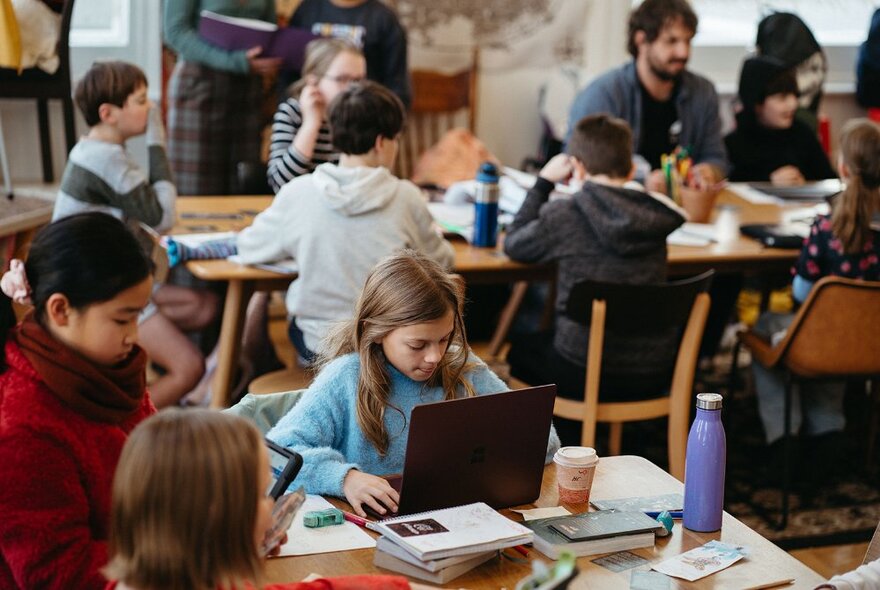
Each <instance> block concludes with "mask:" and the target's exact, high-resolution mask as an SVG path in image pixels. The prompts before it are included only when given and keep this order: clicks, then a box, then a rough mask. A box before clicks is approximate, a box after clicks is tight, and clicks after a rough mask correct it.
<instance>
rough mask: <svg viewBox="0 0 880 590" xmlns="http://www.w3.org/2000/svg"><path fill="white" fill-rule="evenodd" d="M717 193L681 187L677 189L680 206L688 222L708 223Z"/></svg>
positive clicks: (710, 190) (717, 191)
mask: <svg viewBox="0 0 880 590" xmlns="http://www.w3.org/2000/svg"><path fill="white" fill-rule="evenodd" d="M719 192H720V191H719V190H717V189H708V190H699V189H695V188H690V187H688V186H684V185H682V186H681V187H680V188H679V195H680V196H681V206H682V207H684V210H685V211H687V214H688V217H690V221H692V222H694V223H709V218H710V217H711V216H712V209H714V208H715V200H716V199H717V198H718V193H719Z"/></svg>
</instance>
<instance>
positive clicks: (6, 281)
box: [0, 258, 32, 305]
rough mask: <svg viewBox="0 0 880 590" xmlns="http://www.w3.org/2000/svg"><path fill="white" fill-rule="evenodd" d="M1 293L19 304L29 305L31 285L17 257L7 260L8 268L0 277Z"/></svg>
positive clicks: (22, 264) (22, 263)
mask: <svg viewBox="0 0 880 590" xmlns="http://www.w3.org/2000/svg"><path fill="white" fill-rule="evenodd" d="M0 290H2V291H3V294H4V295H6V296H7V297H9V298H10V299H12V300H13V301H14V302H16V303H19V304H21V305H31V303H32V302H31V286H30V284H29V283H28V280H27V275H26V274H25V272H24V262H22V261H21V260H19V259H18V258H13V259H12V260H10V261H9V270H7V271H6V272H5V273H3V278H2V279H0Z"/></svg>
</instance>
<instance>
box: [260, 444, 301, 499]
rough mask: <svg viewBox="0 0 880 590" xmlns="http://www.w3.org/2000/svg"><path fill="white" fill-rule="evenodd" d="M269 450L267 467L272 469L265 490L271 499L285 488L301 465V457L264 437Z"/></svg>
mask: <svg viewBox="0 0 880 590" xmlns="http://www.w3.org/2000/svg"><path fill="white" fill-rule="evenodd" d="M265 441H266V448H267V450H268V451H269V467H270V469H271V471H272V483H271V484H269V489H268V490H267V491H266V493H267V494H269V495H270V496H271V497H272V499H273V500H277V499H278V498H279V497H280V496H281V495H282V494H283V493H284V492H285V491H286V490H287V486H289V485H290V482H292V481H293V480H294V478H295V477H296V474H297V473H299V470H300V468H301V467H302V462H303V460H302V457H301V456H300V454H299V453H297V452H296V451H291V450H290V449H285V448H284V447H280V446H278V445H276V444H275V443H273V442H272V441H271V440H269V439H265Z"/></svg>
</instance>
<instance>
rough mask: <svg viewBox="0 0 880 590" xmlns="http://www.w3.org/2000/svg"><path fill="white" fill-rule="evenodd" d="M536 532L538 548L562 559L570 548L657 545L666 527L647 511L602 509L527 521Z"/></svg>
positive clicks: (580, 551)
mask: <svg viewBox="0 0 880 590" xmlns="http://www.w3.org/2000/svg"><path fill="white" fill-rule="evenodd" d="M524 524H525V525H526V526H527V527H528V528H530V529H532V530H533V531H534V533H535V538H534V545H535V549H537V550H538V551H540V552H541V553H543V554H544V555H546V556H547V557H550V558H551V559H558V558H559V555H560V554H561V553H562V552H563V551H566V552H568V553H571V554H573V555H576V556H583V555H596V554H598V553H610V552H612V551H627V550H629V549H638V548H640V547H652V546H653V545H654V536H655V532H657V531H658V530H659V529H661V528H663V525H661V524H660V523H659V522H657V521H656V520H654V519H653V518H651V517H650V516H647V515H645V513H643V512H631V511H621V510H599V511H596V512H584V513H582V514H572V515H568V516H554V517H551V518H542V519H539V520H532V521H528V522H526V523H524Z"/></svg>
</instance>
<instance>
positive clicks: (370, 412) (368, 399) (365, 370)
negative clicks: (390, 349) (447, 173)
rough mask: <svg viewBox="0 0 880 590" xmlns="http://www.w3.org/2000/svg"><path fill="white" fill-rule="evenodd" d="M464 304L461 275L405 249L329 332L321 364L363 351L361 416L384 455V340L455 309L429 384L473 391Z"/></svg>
mask: <svg viewBox="0 0 880 590" xmlns="http://www.w3.org/2000/svg"><path fill="white" fill-rule="evenodd" d="M463 307H464V283H463V281H462V280H461V278H460V277H458V276H457V275H452V274H449V273H447V272H446V271H444V270H443V268H442V267H441V266H440V265H439V264H437V263H436V262H434V261H433V260H431V259H430V258H428V257H427V256H424V255H423V254H419V253H417V252H415V251H413V250H403V251H401V252H400V253H399V254H396V255H393V256H390V257H388V258H386V259H385V260H383V261H382V262H380V263H379V264H378V265H376V267H375V268H373V270H372V271H371V272H370V275H369V276H368V277H367V280H366V283H365V284H364V289H363V291H362V292H361V296H360V298H359V299H358V302H357V305H356V307H355V314H354V318H353V319H352V320H351V321H350V322H348V323H346V324H344V325H342V326H341V328H339V329H338V330H336V331H335V332H333V333H332V334H331V335H330V336H329V337H328V340H327V342H326V343H325V347H324V351H323V354H322V356H321V359H320V361H319V366H320V367H323V366H325V365H326V364H327V363H329V362H330V361H331V360H333V359H334V358H336V357H339V356H342V355H344V354H349V353H352V352H356V353H357V354H358V356H359V357H360V373H359V375H358V384H357V420H358V424H359V425H360V427H361V430H362V431H363V432H364V436H366V438H367V440H369V441H370V442H371V443H372V444H373V446H375V447H376V449H377V450H378V451H379V454H380V455H384V454H385V453H386V452H387V450H388V432H387V431H386V430H385V420H384V418H385V410H386V407H387V405H388V394H389V387H390V385H391V377H390V375H389V374H388V369H387V367H386V359H385V355H384V354H383V352H382V344H381V343H380V340H381V339H382V338H384V337H385V336H387V335H388V334H389V333H391V332H392V331H393V330H395V329H397V328H401V327H403V326H411V325H413V324H421V323H424V322H430V321H434V320H437V319H440V318H442V317H443V316H444V315H446V314H447V313H448V312H449V311H452V314H453V324H452V333H451V334H450V337H449V345H448V346H447V348H446V353H445V354H444V355H443V358H442V359H441V360H440V363H439V365H438V367H437V370H436V371H434V374H433V375H431V378H430V379H428V380H427V381H426V382H425V386H426V387H436V386H441V387H442V388H443V391H444V392H445V394H446V399H454V398H456V397H457V392H458V389H459V387H461V389H462V390H463V391H464V395H465V396H468V397H471V396H473V395H474V389H473V386H472V385H471V384H470V382H468V381H467V380H466V379H465V378H464V373H465V372H466V371H467V370H469V369H470V368H471V365H469V364H468V362H467V359H468V345H467V337H466V335H465V331H464V320H463V318H462V310H463ZM392 407H393V406H392ZM394 409H395V410H397V411H400V410H399V409H398V408H394Z"/></svg>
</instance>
